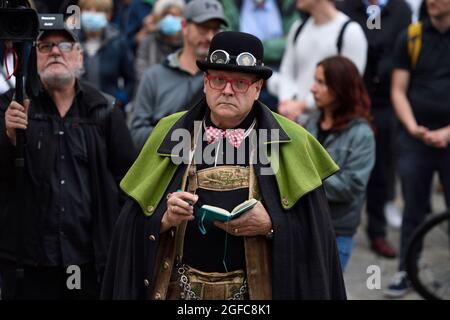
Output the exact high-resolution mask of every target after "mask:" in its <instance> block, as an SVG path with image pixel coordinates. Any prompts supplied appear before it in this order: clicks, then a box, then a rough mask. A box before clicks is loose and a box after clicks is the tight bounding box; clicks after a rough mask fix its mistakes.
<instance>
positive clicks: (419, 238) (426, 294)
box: [405, 211, 450, 300]
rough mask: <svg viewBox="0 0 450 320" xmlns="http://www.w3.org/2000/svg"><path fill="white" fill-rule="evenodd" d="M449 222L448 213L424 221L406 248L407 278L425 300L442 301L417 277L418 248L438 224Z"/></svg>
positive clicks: (449, 214) (449, 215) (449, 213)
mask: <svg viewBox="0 0 450 320" xmlns="http://www.w3.org/2000/svg"><path fill="white" fill-rule="evenodd" d="M447 220H449V223H450V212H449V211H447V212H443V213H440V214H437V215H435V216H433V217H432V218H430V219H429V220H426V221H425V222H424V223H423V224H422V225H420V226H419V227H418V228H417V230H416V231H415V232H414V234H413V235H412V237H411V240H410V242H409V244H408V246H407V250H406V256H405V266H406V272H407V273H408V277H409V279H410V280H411V283H412V285H413V287H414V289H416V291H417V292H418V293H419V294H420V295H421V296H422V297H423V298H425V299H427V300H442V299H441V297H439V296H437V295H436V294H434V292H432V291H430V290H429V289H428V287H427V286H426V285H424V284H423V283H422V280H421V279H420V277H419V268H420V267H419V265H418V262H419V259H418V254H419V252H418V246H419V245H420V244H421V243H423V240H424V238H425V236H426V235H427V233H428V232H429V231H430V230H432V229H433V228H434V227H436V226H437V225H438V224H440V223H443V222H445V221H447Z"/></svg>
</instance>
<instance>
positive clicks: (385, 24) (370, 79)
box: [336, 0, 412, 108]
mask: <svg viewBox="0 0 450 320" xmlns="http://www.w3.org/2000/svg"><path fill="white" fill-rule="evenodd" d="M336 6H337V8H338V9H339V10H341V11H342V12H344V13H345V14H346V15H348V16H349V17H350V18H351V19H352V20H355V21H356V22H358V23H359V24H360V25H361V27H362V28H363V30H364V33H365V34H366V37H367V42H368V44H369V48H368V50H367V66H366V71H365V73H364V81H365V83H366V86H367V90H368V92H369V95H370V98H371V99H372V104H373V106H374V107H375V108H377V107H390V106H391V102H390V97H391V95H390V90H391V73H392V68H393V52H394V47H395V43H396V39H397V37H398V35H399V34H400V32H401V31H402V30H404V29H405V28H407V27H408V25H409V23H410V22H411V15H412V14H411V9H410V7H409V6H408V4H407V3H406V2H405V1H404V0H390V1H389V2H388V3H387V5H386V6H385V7H384V8H383V10H382V11H381V18H380V19H381V20H380V21H381V29H373V30H371V29H369V28H368V27H367V19H368V16H367V13H366V6H365V5H364V3H363V1H362V0H346V1H337V2H336Z"/></svg>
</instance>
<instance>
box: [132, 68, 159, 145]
mask: <svg viewBox="0 0 450 320" xmlns="http://www.w3.org/2000/svg"><path fill="white" fill-rule="evenodd" d="M154 89H155V84H154V82H153V73H152V69H150V70H147V72H145V73H144V76H143V77H142V81H141V83H140V84H139V89H138V91H137V93H136V97H135V100H134V102H133V115H132V121H131V128H130V131H131V137H132V138H133V141H134V143H135V144H136V147H137V148H138V149H139V150H140V149H141V148H142V147H143V146H144V143H145V141H147V138H148V137H149V136H150V133H151V132H152V130H153V123H152V122H153V115H154V109H155V106H154V101H155V94H154Z"/></svg>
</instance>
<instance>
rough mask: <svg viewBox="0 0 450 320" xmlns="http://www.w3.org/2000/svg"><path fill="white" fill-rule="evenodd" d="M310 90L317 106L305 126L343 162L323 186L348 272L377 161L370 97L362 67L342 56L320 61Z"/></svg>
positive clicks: (336, 159) (341, 255) (343, 261)
mask: <svg viewBox="0 0 450 320" xmlns="http://www.w3.org/2000/svg"><path fill="white" fill-rule="evenodd" d="M311 92H312V93H313V95H314V100H315V102H316V105H317V108H318V110H317V112H316V113H315V114H313V115H312V116H311V118H310V119H309V120H308V122H307V123H306V125H305V127H306V129H307V130H308V131H309V132H310V133H311V134H313V135H314V136H315V137H316V138H317V139H318V140H319V142H320V143H321V144H322V145H323V146H324V147H325V148H326V149H327V151H328V152H329V153H330V155H331V157H332V158H333V160H334V161H335V162H336V163H337V164H338V165H339V167H340V170H339V171H338V172H337V173H336V174H334V175H333V176H331V177H329V178H328V179H327V180H325V182H324V186H325V191H326V195H327V199H328V203H329V205H330V212H331V217H332V220H333V226H334V230H335V233H336V243H337V246H338V251H339V257H340V260H341V266H342V270H343V271H344V270H345V267H346V265H347V262H348V259H349V258H350V255H351V252H352V247H353V235H354V234H355V233H356V229H357V228H358V225H359V222H360V218H361V211H362V208H363V205H364V200H365V195H366V187H367V183H368V181H369V176H370V173H371V171H372V168H373V165H374V162H375V139H374V134H373V130H372V127H371V115H370V99H369V96H368V94H367V91H366V89H365V87H364V83H363V80H362V78H361V76H360V75H359V73H358V69H357V68H356V66H355V65H354V64H353V62H351V61H350V60H349V59H347V58H345V57H342V56H335V57H330V58H327V59H325V60H323V61H321V62H319V63H318V65H317V68H316V72H315V81H314V84H313V86H312V88H311Z"/></svg>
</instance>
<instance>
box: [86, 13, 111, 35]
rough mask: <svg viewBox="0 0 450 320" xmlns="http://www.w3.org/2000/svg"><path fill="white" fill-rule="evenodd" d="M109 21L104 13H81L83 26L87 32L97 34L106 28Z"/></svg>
mask: <svg viewBox="0 0 450 320" xmlns="http://www.w3.org/2000/svg"><path fill="white" fill-rule="evenodd" d="M107 24H108V20H106V14H104V13H103V12H90V11H85V12H82V13H81V26H82V27H83V28H84V30H85V31H87V32H97V31H100V30H101V29H103V28H104V27H106V25H107Z"/></svg>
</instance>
